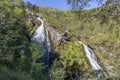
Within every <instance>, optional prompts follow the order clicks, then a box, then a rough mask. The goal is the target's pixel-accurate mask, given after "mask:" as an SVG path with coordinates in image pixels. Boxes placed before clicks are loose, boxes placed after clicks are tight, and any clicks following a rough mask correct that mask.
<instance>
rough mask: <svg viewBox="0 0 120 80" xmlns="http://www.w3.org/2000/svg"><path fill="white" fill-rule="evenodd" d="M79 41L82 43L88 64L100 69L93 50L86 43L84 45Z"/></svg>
mask: <svg viewBox="0 0 120 80" xmlns="http://www.w3.org/2000/svg"><path fill="white" fill-rule="evenodd" d="M79 43H80V44H82V45H83V48H84V52H85V55H86V57H87V59H88V61H89V63H90V65H91V66H92V68H93V69H94V70H100V69H102V68H101V67H100V65H99V64H98V62H97V58H96V56H95V53H94V52H93V50H92V49H90V48H89V47H88V46H87V45H85V44H84V43H82V42H81V41H79Z"/></svg>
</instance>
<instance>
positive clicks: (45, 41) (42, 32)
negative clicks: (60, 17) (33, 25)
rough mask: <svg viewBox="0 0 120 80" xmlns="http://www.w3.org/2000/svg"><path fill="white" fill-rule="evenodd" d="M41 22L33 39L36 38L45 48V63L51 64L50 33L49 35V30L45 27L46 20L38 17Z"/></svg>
mask: <svg viewBox="0 0 120 80" xmlns="http://www.w3.org/2000/svg"><path fill="white" fill-rule="evenodd" d="M37 19H38V20H39V21H40V22H41V25H40V26H39V27H38V28H37V29H36V31H35V33H34V35H33V38H32V40H36V41H37V42H38V43H39V44H40V46H41V47H42V48H43V49H44V50H45V54H44V57H43V61H44V64H45V65H47V66H48V65H49V64H50V63H49V62H50V51H51V47H50V40H49V35H48V30H47V29H45V28H44V25H43V24H44V22H43V20H42V19H41V18H39V17H38V18H37Z"/></svg>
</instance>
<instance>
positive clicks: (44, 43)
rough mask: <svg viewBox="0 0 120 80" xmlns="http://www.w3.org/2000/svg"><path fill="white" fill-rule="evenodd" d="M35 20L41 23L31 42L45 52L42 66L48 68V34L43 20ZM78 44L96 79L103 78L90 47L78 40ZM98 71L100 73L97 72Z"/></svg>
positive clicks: (49, 45)
mask: <svg viewBox="0 0 120 80" xmlns="http://www.w3.org/2000/svg"><path fill="white" fill-rule="evenodd" d="M37 20H39V21H40V22H41V25H40V26H39V27H38V28H37V29H36V31H35V33H34V35H33V38H32V40H36V41H37V42H38V43H39V44H40V45H41V47H42V48H43V49H45V51H46V52H45V55H44V58H43V61H44V64H45V65H47V66H48V67H49V65H50V52H51V44H50V39H49V33H48V30H47V29H45V27H44V22H43V20H42V19H41V18H40V17H38V18H37ZM67 32H68V31H67ZM69 33H70V32H69ZM77 40H78V39H77ZM78 42H79V43H80V44H82V45H83V49H84V53H85V56H86V58H87V60H88V62H89V64H90V66H91V67H92V69H93V70H94V71H96V72H97V74H96V75H97V77H103V76H104V72H103V71H102V68H101V66H100V65H99V64H98V61H97V57H96V55H95V53H94V51H93V50H92V49H91V48H90V47H88V46H87V45H86V44H84V43H83V42H81V41H79V40H78ZM99 70H100V71H102V72H98V71H99Z"/></svg>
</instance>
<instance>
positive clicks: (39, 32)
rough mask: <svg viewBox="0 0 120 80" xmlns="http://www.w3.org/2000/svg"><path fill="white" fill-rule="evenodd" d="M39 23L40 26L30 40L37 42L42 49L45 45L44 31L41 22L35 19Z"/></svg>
mask: <svg viewBox="0 0 120 80" xmlns="http://www.w3.org/2000/svg"><path fill="white" fill-rule="evenodd" d="M37 19H38V20H39V21H40V22H41V25H40V26H39V27H38V28H37V29H36V31H35V33H34V35H33V38H32V40H36V41H37V42H39V44H40V45H41V46H42V47H44V44H45V29H44V26H43V24H44V23H43V20H42V19H41V18H37Z"/></svg>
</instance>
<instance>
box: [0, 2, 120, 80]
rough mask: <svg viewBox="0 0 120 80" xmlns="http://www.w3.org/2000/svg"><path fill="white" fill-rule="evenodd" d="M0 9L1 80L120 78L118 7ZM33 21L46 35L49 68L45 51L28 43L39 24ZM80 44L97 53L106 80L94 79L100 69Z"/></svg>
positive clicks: (22, 6)
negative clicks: (89, 58)
mask: <svg viewBox="0 0 120 80" xmlns="http://www.w3.org/2000/svg"><path fill="white" fill-rule="evenodd" d="M13 3H19V4H13ZM0 7H1V13H0V16H1V17H0V80H8V79H9V80H41V79H42V80H73V79H75V80H99V79H105V80H106V79H119V76H120V70H119V67H120V53H119V52H120V50H119V48H120V23H119V22H120V5H118V4H113V5H107V6H102V7H100V8H95V9H92V10H79V11H70V10H66V11H64V10H58V9H54V8H49V7H38V6H36V5H32V4H30V3H24V2H23V1H22V0H19V2H18V1H15V0H13V2H11V1H9V0H6V1H4V0H2V1H0ZM36 17H41V18H42V20H43V22H44V27H45V30H46V31H47V30H48V33H45V35H48V38H49V39H50V44H51V46H50V47H51V51H50V60H49V65H45V63H44V56H45V52H46V50H47V49H43V47H42V46H41V45H39V44H38V43H37V42H36V41H32V38H33V37H34V35H35V34H34V33H35V32H36V29H38V27H39V26H40V25H41V24H43V23H42V22H39V20H37V19H36ZM78 40H80V41H82V42H83V43H85V44H87V45H88V46H89V47H90V48H91V49H92V50H93V51H94V52H95V55H96V56H97V58H98V59H97V60H96V61H98V63H99V64H100V65H101V67H102V71H103V72H104V73H106V75H107V76H105V77H102V78H101V77H98V76H96V75H97V74H98V73H100V72H101V70H100V71H99V70H98V71H95V70H93V69H92V68H91V66H90V65H89V62H88V60H87V58H86V56H85V54H84V53H85V51H84V50H83V48H84V46H82V44H79V42H78ZM47 46H48V44H47ZM45 47H46V46H45Z"/></svg>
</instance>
